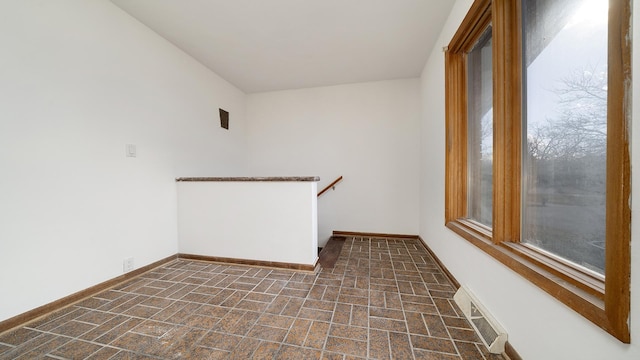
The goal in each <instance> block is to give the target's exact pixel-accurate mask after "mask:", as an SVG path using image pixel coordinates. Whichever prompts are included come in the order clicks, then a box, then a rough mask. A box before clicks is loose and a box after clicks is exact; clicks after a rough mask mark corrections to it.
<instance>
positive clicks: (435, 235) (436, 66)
mask: <svg viewBox="0 0 640 360" xmlns="http://www.w3.org/2000/svg"><path fill="white" fill-rule="evenodd" d="M471 3H472V1H471V0H458V1H457V2H456V4H455V6H454V9H453V10H452V13H451V15H450V17H449V19H448V21H447V24H446V26H445V27H444V29H443V31H442V33H441V36H440V39H439V44H438V45H437V46H436V47H435V48H434V49H433V52H432V54H431V56H430V58H429V60H428V62H427V64H426V65H425V68H424V71H423V74H422V108H423V110H422V114H423V115H422V137H421V139H422V141H421V144H422V149H421V153H422V157H421V176H420V178H421V180H420V193H421V195H420V199H421V200H420V235H421V236H422V237H423V239H425V241H426V242H427V243H428V244H429V246H430V247H431V248H432V249H433V250H434V252H435V253H436V254H437V255H438V257H439V258H440V259H441V260H442V261H443V263H444V264H445V265H446V266H447V267H448V269H449V270H450V271H451V272H452V273H453V275H454V276H455V277H456V278H457V279H458V280H459V281H460V282H461V283H462V284H466V285H468V286H469V287H470V288H471V289H472V290H473V291H474V292H475V293H476V294H477V295H478V297H479V298H480V299H481V300H482V301H483V302H484V304H485V305H486V306H487V308H488V309H489V310H490V311H491V312H492V313H493V314H494V315H495V317H496V318H497V319H498V321H500V322H501V323H502V324H503V325H504V327H505V328H506V329H507V331H508V333H509V341H510V342H511V344H512V345H513V346H514V347H515V349H516V350H517V351H518V352H519V353H520V355H522V357H523V358H524V359H545V360H548V359H581V360H588V359H593V360H601V359H640V312H639V311H638V309H640V226H638V225H640V214H638V212H639V211H640V206H638V203H637V202H634V204H633V208H632V211H633V218H632V228H633V229H632V232H633V234H632V254H631V256H632V274H631V282H632V285H631V294H632V295H631V296H632V297H631V302H632V304H631V337H632V339H631V345H626V344H622V343H621V342H619V341H618V340H616V339H615V338H613V337H612V336H611V335H609V334H608V333H606V332H604V331H603V330H601V329H600V328H598V327H597V326H595V325H593V324H592V323H591V322H589V321H587V320H586V319H584V318H583V317H582V316H580V315H578V314H577V313H576V312H574V311H572V310H570V309H569V308H568V307H566V306H565V305H563V304H562V303H560V302H559V301H557V300H555V299H554V298H553V297H551V296H550V295H547V294H546V293H545V292H543V291H542V290H540V289H538V288H537V287H535V286H533V285H532V284H530V283H529V282H528V281H527V280H524V279H523V278H521V277H520V276H519V275H517V274H515V273H514V272H512V271H511V270H509V269H508V268H506V267H505V266H503V265H501V264H500V263H498V262H497V261H496V260H494V259H493V258H491V257H490V256H488V255H486V254H485V253H484V252H482V251H480V250H478V249H477V248H476V247H474V246H473V245H471V244H470V243H468V242H467V241H466V240H463V239H462V238H460V237H458V236H457V235H455V234H454V233H453V232H451V231H450V230H448V229H447V228H445V227H444V158H445V154H444V150H445V128H444V124H445V121H444V116H445V115H444V54H443V53H442V50H441V48H442V47H443V46H446V45H447V44H448V42H449V40H450V39H451V37H452V36H453V34H454V32H455V30H456V29H457V27H458V25H459V24H460V22H461V21H462V19H463V17H464V15H465V14H466V12H467V10H468V9H469V7H470V6H471ZM639 5H640V1H638V0H635V1H634V8H635V9H640V6H639ZM634 18H635V19H634V20H635V23H640V16H639V13H638V12H636V14H635V16H634ZM633 34H634V38H637V39H640V28H636V29H634V31H633ZM637 49H638V47H636V50H635V51H634V67H635V68H640V56H638V55H640V53H639V52H638V50H637ZM633 88H634V89H633V94H634V101H633V102H634V103H635V104H638V105H640V79H639V78H638V77H637V76H636V78H635V79H634V81H633ZM633 112H634V118H635V119H638V118H639V116H640V106H636V107H635V109H634V111H633ZM635 123H636V121H635V120H634V125H635ZM632 142H633V148H632V168H633V169H638V168H640V132H639V131H635V132H633V134H632ZM639 178H640V177H638V176H634V177H633V184H632V193H637V192H640V180H639Z"/></svg>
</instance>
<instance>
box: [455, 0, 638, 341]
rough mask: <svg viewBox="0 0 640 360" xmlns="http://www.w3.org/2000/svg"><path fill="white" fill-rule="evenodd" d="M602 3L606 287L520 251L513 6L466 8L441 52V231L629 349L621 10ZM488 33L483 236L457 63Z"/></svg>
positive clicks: (486, 2)
mask: <svg viewBox="0 0 640 360" xmlns="http://www.w3.org/2000/svg"><path fill="white" fill-rule="evenodd" d="M609 3H610V4H609V35H608V36H609V39H608V47H609V50H608V51H609V54H608V76H609V78H608V100H607V134H608V135H607V175H606V176H607V199H606V245H605V253H606V255H605V256H606V260H605V274H606V277H599V276H597V275H593V274H591V273H589V272H586V271H583V270H582V269H581V268H579V267H577V266H574V265H573V264H572V263H570V262H568V261H563V260H562V259H559V258H557V257H555V256H552V255H548V254H545V253H543V252H540V251H537V250H535V249H532V248H531V247H528V246H527V245H526V244H521V243H520V228H521V218H520V217H521V180H520V179H521V176H522V175H521V169H522V168H521V167H522V164H521V162H522V150H521V149H522V140H521V139H522V131H523V130H522V101H523V100H522V81H523V80H522V73H523V72H522V55H521V54H522V45H521V44H522V41H521V39H522V36H521V35H522V30H521V28H522V27H521V25H520V24H521V15H520V14H521V11H520V6H521V5H520V1H519V0H518V1H513V0H493V1H492V0H476V1H475V2H474V3H473V5H472V6H471V9H470V10H469V12H468V13H467V16H466V17H465V18H464V20H463V21H462V24H461V25H460V27H459V29H458V31H457V32H456V33H455V35H454V36H453V38H452V40H451V42H450V43H449V46H448V47H447V49H446V51H445V74H446V82H445V96H446V153H445V154H446V155H445V162H446V165H445V166H446V167H445V222H446V226H447V227H448V228H449V229H451V230H453V231H454V232H455V233H457V234H459V235H460V236H462V237H463V238H465V239H466V240H468V241H470V242H471V243H472V244H474V245H475V246H477V247H478V248H480V249H482V250H483V251H485V252H486V253H488V254H489V255H491V256H493V257H494V258H495V259H497V260H498V261H500V262H501V263H503V264H505V265H506V266H508V267H509V268H511V269H512V270H514V271H515V272H517V273H518V274H520V275H522V276H523V277H525V278H526V279H528V280H529V281H531V282H532V283H534V284H535V285H537V286H538V287H540V288H541V289H543V290H544V291H546V292H547V293H549V294H550V295H552V296H554V297H555V298H557V299H558V300H560V301H561V302H563V303H564V304H566V305H567V306H569V307H570V308H572V309H573V310H575V311H576V312H578V313H580V314H581V315H583V316H584V317H585V318H587V319H588V320H590V321H591V322H593V323H594V324H596V325H598V326H599V327H601V328H602V329H604V330H605V331H607V332H608V333H610V334H611V335H613V336H614V337H616V338H617V339H619V340H620V341H622V342H624V343H629V342H630V333H629V326H628V318H629V311H630V274H631V258H630V246H631V208H630V196H631V192H630V175H631V170H630V160H629V159H630V157H629V152H630V148H629V136H630V135H629V130H630V123H631V103H630V99H631V96H630V95H631V40H630V38H631V37H630V35H631V34H630V22H631V1H630V0H610V1H609ZM489 24H491V26H492V29H493V30H492V31H493V32H492V46H493V101H494V108H493V116H494V130H493V131H494V133H493V137H494V140H493V141H494V142H493V149H494V160H493V161H494V164H493V227H492V228H487V227H486V226H483V225H481V224H478V223H476V222H474V221H472V220H470V219H468V218H467V176H466V174H467V149H466V147H467V145H466V139H467V138H466V137H467V133H466V131H467V125H466V122H467V112H466V103H467V90H466V53H467V52H468V51H469V50H470V49H471V47H472V46H473V45H474V44H475V42H476V41H477V39H478V37H479V36H480V35H481V34H482V31H483V30H484V29H486V26H488V25H489ZM514 119H516V120H517V121H514Z"/></svg>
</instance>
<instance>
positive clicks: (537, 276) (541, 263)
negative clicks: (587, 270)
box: [446, 219, 619, 338]
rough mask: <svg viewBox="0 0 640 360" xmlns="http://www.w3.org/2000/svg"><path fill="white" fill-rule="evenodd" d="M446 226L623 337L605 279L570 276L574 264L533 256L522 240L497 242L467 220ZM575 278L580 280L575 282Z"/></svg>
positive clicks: (564, 302)
mask: <svg viewBox="0 0 640 360" xmlns="http://www.w3.org/2000/svg"><path fill="white" fill-rule="evenodd" d="M446 226H447V227H448V228H449V229H451V230H452V231H453V232H455V233H456V234H458V235H460V236H462V237H463V238H464V239H466V240H467V241H469V242H470V243H472V244H473V245H475V246H477V247H478V248H480V249H481V250H482V251H484V252H485V253H487V254H489V255H491V256H492V257H493V258H495V259H496V260H498V261H500V262H501V263H502V264H504V265H505V266H507V267H508V268H510V269H511V270H513V271H515V272H516V273H518V274H520V275H521V276H523V277H524V278H525V279H527V280H529V281H530V282H532V283H533V284H535V285H536V286H538V287H539V288H541V289H542V290H544V291H545V292H547V293H548V294H549V295H551V296H553V297H554V298H556V299H557V300H559V301H560V302H562V303H563V304H565V305H567V306H568V307H569V308H571V309H573V310H574V311H576V312H578V313H579V314H581V315H582V316H584V317H585V318H587V319H588V320H589V321H591V322H593V323H594V324H596V325H597V326H599V327H600V328H602V329H604V330H605V331H607V332H609V333H610V334H612V335H614V336H616V337H617V338H619V337H618V336H617V335H616V331H615V329H614V328H613V327H612V325H611V322H610V320H609V318H608V316H607V313H606V311H605V302H604V300H603V299H604V282H602V281H597V280H596V279H595V278H588V279H582V278H581V277H582V276H583V275H580V276H577V279H576V278H573V279H571V280H569V279H567V277H570V276H574V277H575V276H576V274H575V270H573V269H570V267H568V266H566V265H564V264H561V263H558V262H554V261H552V259H550V258H543V257H542V256H540V255H536V256H532V255H534V254H532V253H533V250H530V249H527V248H526V247H525V246H522V245H519V244H513V243H508V244H494V243H493V242H492V241H491V240H490V237H488V236H487V234H486V232H484V231H478V227H477V226H474V224H473V223H470V222H468V221H466V220H463V219H460V220H455V221H450V222H448V223H447V224H446ZM574 282H579V283H580V284H579V285H575V284H574Z"/></svg>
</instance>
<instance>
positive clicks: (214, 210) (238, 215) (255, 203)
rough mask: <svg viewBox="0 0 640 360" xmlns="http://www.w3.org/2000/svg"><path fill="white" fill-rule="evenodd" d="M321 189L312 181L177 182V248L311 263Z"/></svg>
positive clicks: (314, 257)
mask: <svg viewBox="0 0 640 360" xmlns="http://www.w3.org/2000/svg"><path fill="white" fill-rule="evenodd" d="M317 192H318V190H317V186H316V182H314V181H295V182H292V181H286V182H281V181H185V182H179V183H178V250H179V252H180V253H182V254H194V255H204V256H214V257H227V258H234V259H244V260H261V261H273V262H283V263H290V264H300V265H309V266H311V267H313V266H314V265H315V263H316V260H317V259H318V213H317V205H316V203H317V201H318V199H317V196H316V194H317Z"/></svg>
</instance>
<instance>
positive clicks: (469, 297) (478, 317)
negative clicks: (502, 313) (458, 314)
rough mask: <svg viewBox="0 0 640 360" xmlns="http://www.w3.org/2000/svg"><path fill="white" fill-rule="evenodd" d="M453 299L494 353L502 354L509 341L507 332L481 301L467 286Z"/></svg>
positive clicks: (459, 290)
mask: <svg viewBox="0 0 640 360" xmlns="http://www.w3.org/2000/svg"><path fill="white" fill-rule="evenodd" d="M453 300H454V301H455V302H456V304H458V306H459V307H460V309H461V310H462V313H463V314H464V316H465V317H466V318H467V320H469V322H470V323H471V325H472V326H473V328H474V329H475V330H476V333H478V335H480V339H482V342H483V343H484V345H485V346H486V347H487V348H488V349H489V352H490V353H492V354H502V353H503V352H504V344H505V343H506V342H507V332H506V331H505V330H504V328H503V327H502V326H501V325H500V324H499V323H498V322H497V321H496V319H494V318H493V316H491V314H489V312H488V311H487V309H486V308H485V307H484V306H482V304H480V301H478V299H477V298H476V297H475V295H473V293H471V291H469V288H467V287H466V286H461V287H460V289H458V291H457V292H456V294H455V295H454V296H453Z"/></svg>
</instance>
